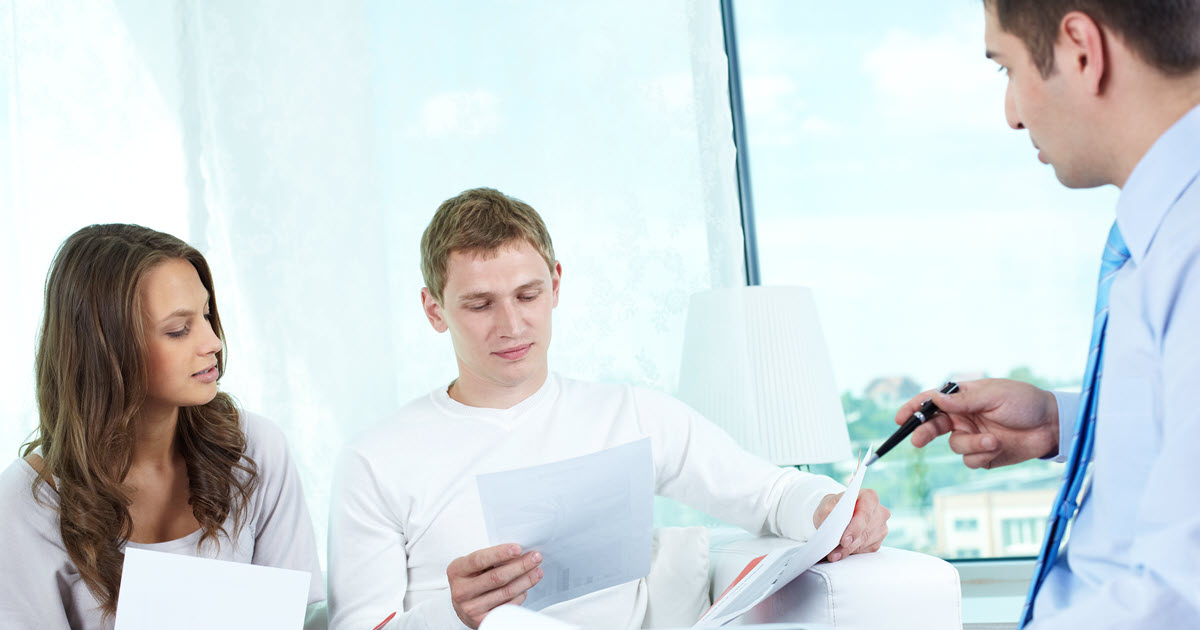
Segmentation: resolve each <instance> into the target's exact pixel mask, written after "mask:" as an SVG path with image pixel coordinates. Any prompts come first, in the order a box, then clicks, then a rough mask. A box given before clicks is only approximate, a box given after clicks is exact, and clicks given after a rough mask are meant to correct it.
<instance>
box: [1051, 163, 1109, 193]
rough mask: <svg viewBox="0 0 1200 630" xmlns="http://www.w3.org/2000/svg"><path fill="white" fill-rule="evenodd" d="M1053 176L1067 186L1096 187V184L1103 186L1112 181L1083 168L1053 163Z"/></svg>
mask: <svg viewBox="0 0 1200 630" xmlns="http://www.w3.org/2000/svg"><path fill="white" fill-rule="evenodd" d="M1054 176H1055V177H1057V178H1058V181H1059V183H1060V184H1062V185H1063V186H1066V187H1067V188H1074V189H1080V188H1096V187H1097V186H1105V185H1107V184H1111V183H1112V182H1111V181H1109V180H1108V178H1106V177H1104V176H1102V175H1100V174H1099V173H1094V172H1091V171H1087V170H1083V169H1073V168H1070V167H1068V166H1058V165H1054Z"/></svg>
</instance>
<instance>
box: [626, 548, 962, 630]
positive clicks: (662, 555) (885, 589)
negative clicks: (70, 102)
mask: <svg viewBox="0 0 1200 630" xmlns="http://www.w3.org/2000/svg"><path fill="white" fill-rule="evenodd" d="M789 544H794V543H792V541H788V540H784V539H779V538H773V537H762V538H756V537H753V536H750V535H749V534H745V533H742V532H736V533H731V532H724V531H717V532H714V533H713V534H712V537H711V540H710V534H709V532H708V530H705V529H704V528H699V527H688V528H663V529H659V530H656V531H655V556H654V560H653V563H652V566H651V570H650V575H649V576H647V578H646V587H647V594H648V596H649V600H650V601H649V608H648V610H647V616H646V623H645V626H644V627H646V628H668V627H687V626H690V625H691V624H692V623H693V622H694V621H695V619H696V618H697V617H698V616H699V612H703V610H704V608H706V607H707V603H708V602H710V601H711V599H712V598H713V597H716V596H718V595H720V594H721V592H723V591H724V590H725V588H726V587H727V586H729V584H730V583H731V582H732V581H733V580H734V578H736V577H737V576H738V574H739V573H741V571H742V569H744V568H745V566H746V563H748V562H750V561H751V560H753V559H754V558H756V557H758V556H761V555H763V554H766V553H769V552H770V551H772V550H773V549H776V548H778V547H780V546H784V545H789ZM706 552H707V553H706ZM705 574H707V579H704V577H703V576H704V575H705ZM697 609H699V612H697ZM762 623H801V624H804V625H805V626H811V627H818V626H819V627H822V628H826V627H827V628H830V629H834V630H846V629H855V628H888V629H889V630H907V629H909V628H912V629H914V630H916V629H920V630H951V629H953V630H960V629H961V628H962V591H961V588H960V586H959V581H958V571H957V570H955V568H954V567H953V566H952V565H951V564H950V563H949V562H946V561H945V560H942V559H941V558H936V557H933V556H928V555H925V554H920V553H915V552H912V551H904V550H901V549H893V548H890V547H884V548H883V549H881V550H879V551H878V552H875V553H870V554H859V555H855V556H851V557H849V558H846V559H844V560H841V561H839V562H834V563H827V562H823V563H820V564H818V565H817V566H815V567H813V568H812V569H810V570H809V571H807V572H806V573H804V574H803V575H801V576H800V577H798V578H797V579H795V580H793V581H792V582H791V583H790V584H788V585H787V586H785V587H784V588H783V589H782V590H780V591H779V592H778V593H776V594H774V595H772V596H771V597H769V598H767V599H766V600H765V601H763V602H762V603H760V604H759V605H758V606H756V607H755V608H754V609H752V610H751V611H749V612H748V613H746V614H745V615H743V616H742V617H740V618H739V619H738V620H736V621H735V622H733V625H743V624H762Z"/></svg>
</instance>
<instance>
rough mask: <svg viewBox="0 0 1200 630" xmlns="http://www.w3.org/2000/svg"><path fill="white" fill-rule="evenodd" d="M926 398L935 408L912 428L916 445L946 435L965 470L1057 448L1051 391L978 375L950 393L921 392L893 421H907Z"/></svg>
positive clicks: (1044, 453)
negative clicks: (959, 456) (935, 409)
mask: <svg viewBox="0 0 1200 630" xmlns="http://www.w3.org/2000/svg"><path fill="white" fill-rule="evenodd" d="M946 385H947V386H949V385H950V383H947V384H946ZM943 388H944V387H943ZM926 400H929V401H930V403H931V404H932V405H933V406H934V407H936V408H937V410H938V412H937V413H934V414H933V415H932V416H929V415H928V414H924V415H926V421H925V422H919V423H918V424H917V426H916V427H915V428H913V429H912V430H911V433H912V444H913V446H915V447H917V448H920V447H923V446H925V445H926V444H928V443H930V442H932V441H933V440H934V438H936V437H937V436H939V435H943V434H946V433H949V434H950V437H949V442H948V443H949V445H950V450H952V451H954V452H955V453H958V454H959V455H962V456H963V463H964V464H965V465H966V466H967V467H968V468H995V467H997V466H1007V465H1009V464H1016V463H1018V462H1023V461H1025V460H1028V459H1035V458H1038V457H1048V456H1053V455H1054V454H1056V453H1057V452H1058V404H1057V401H1056V400H1055V398H1054V394H1051V393H1050V392H1048V391H1045V390H1042V389H1039V388H1037V387H1034V386H1033V385H1030V384H1028V383H1022V382H1020V381H1014V380H1009V379H982V380H978V381H970V382H965V383H961V384H959V385H958V388H957V391H955V392H954V393H952V394H943V393H941V392H935V391H933V390H930V391H926V392H922V393H920V394H918V395H916V396H914V397H913V398H912V400H909V401H908V402H907V403H905V404H904V405H903V406H901V407H900V409H899V411H897V412H896V423H897V424H903V423H906V422H907V421H908V420H909V419H911V418H912V416H913V415H915V413H916V412H918V411H920V410H921V406H922V404H924V403H925V401H926ZM902 428H903V427H902ZM900 439H901V440H902V439H903V436H901V438H900ZM897 442H899V440H897ZM880 450H882V447H881V449H880Z"/></svg>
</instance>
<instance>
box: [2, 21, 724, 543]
mask: <svg viewBox="0 0 1200 630" xmlns="http://www.w3.org/2000/svg"><path fill="white" fill-rule="evenodd" d="M0 90H4V93H3V96H4V97H5V98H3V99H0V112H2V113H3V122H5V123H7V124H4V125H0V129H2V131H0V138H2V139H3V143H2V146H0V209H2V210H0V264H2V265H3V269H4V271H3V275H2V276H0V295H2V296H3V297H2V298H0V299H2V300H3V302H2V306H0V330H3V331H5V332H6V333H7V335H6V339H7V340H8V342H9V343H8V344H6V346H7V352H5V356H6V358H7V360H6V361H4V362H3V363H2V364H0V446H2V447H3V448H5V449H7V453H9V454H12V455H15V451H16V449H17V446H18V445H19V444H20V443H21V442H22V441H23V438H24V437H25V436H26V435H27V434H28V432H29V431H30V430H31V429H32V428H33V426H34V424H35V419H36V411H35V409H34V405H33V381H32V365H33V351H34V342H35V336H36V331H37V325H38V322H39V316H40V309H41V287H42V283H43V281H44V277H45V273H46V270H47V268H48V265H49V262H50V259H51V257H52V255H53V253H54V249H55V247H56V246H57V245H58V243H60V242H61V241H62V239H64V238H65V237H66V236H67V235H68V234H70V233H71V232H72V231H74V230H75V229H78V228H79V227H81V226H83V225H86V224H89V223H96V222H108V221H122V222H136V223H141V224H144V225H148V226H150V227H154V228H157V229H161V230H164V231H168V232H172V233H174V234H176V235H178V236H180V237H182V238H184V239H186V240H188V241H189V242H191V243H193V244H195V245H196V246H197V247H198V248H199V249H200V250H201V251H203V252H204V253H205V255H206V256H207V257H208V259H209V262H210V265H211V266H212V267H213V270H214V274H215V277H216V290H217V298H218V303H219V306H220V309H221V313H222V319H223V320H224V322H225V325H226V333H227V341H228V356H229V364H228V373H227V375H226V376H225V378H224V379H223V380H222V386H223V388H224V389H225V390H226V391H229V392H230V393H232V394H233V395H234V396H236V397H237V398H238V399H239V400H240V401H241V402H242V403H243V404H244V405H245V406H246V407H247V408H249V409H252V410H255V411H258V412H260V413H263V414H265V415H267V416H268V417H270V418H272V419H273V420H275V421H276V422H277V423H279V424H280V425H281V426H282V427H283V428H284V430H285V432H286V433H287V434H288V436H289V440H290V442H291V446H292V450H293V453H294V454H295V456H296V458H297V460H298V462H299V464H300V468H301V472H302V475H303V478H304V482H305V487H306V491H307V493H308V495H309V500H310V506H311V508H312V511H313V514H314V519H315V521H316V526H317V528H318V535H319V536H321V537H322V538H323V535H324V528H325V520H326V519H325V514H326V512H327V506H328V480H329V475H330V469H331V466H332V464H333V459H334V456H335V454H336V452H337V451H338V449H339V448H340V446H341V444H343V443H344V441H345V440H346V439H348V438H349V437H351V436H353V435H354V434H355V433H356V432H358V431H360V430H362V429H364V428H367V427H369V426H371V425H373V424H375V423H377V422H379V421H382V420H385V419H386V418H387V417H388V416H389V414H391V413H392V412H393V411H394V410H396V409H397V408H398V407H399V406H400V405H402V404H403V403H404V402H406V401H408V400H410V399H412V398H413V397H416V396H419V395H421V394H423V393H426V392H427V391H429V390H430V389H432V388H434V387H438V386H442V385H445V384H446V383H448V382H449V381H450V380H451V379H452V378H453V377H454V374H455V367H454V365H455V364H454V360H453V353H452V350H451V347H450V343H449V340H448V339H447V338H446V337H444V336H439V335H437V334H436V333H434V332H433V330H432V329H431V328H430V327H429V325H428V323H427V322H426V321H425V319H424V316H423V315H422V312H421V310H420V308H419V302H418V292H419V289H420V288H421V286H422V284H423V283H422V281H421V276H420V271H419V268H418V262H419V260H418V240H419V237H420V233H421V231H422V230H423V229H424V227H425V225H426V223H427V222H428V220H429V218H430V216H431V215H432V213H433V211H434V209H435V208H436V207H437V205H438V203H440V202H441V201H442V200H443V199H445V198H447V197H450V196H452V195H455V194H457V193H458V192H460V191H461V190H463V189H466V188H472V187H476V186H492V187H496V188H499V189H500V190H502V191H504V192H506V193H508V194H511V195H514V196H516V197H519V198H522V199H524V200H525V201H528V202H529V203H530V204H532V205H533V206H534V207H535V208H537V209H538V210H539V211H540V212H541V213H542V215H543V217H544V218H545V219H546V222H547V224H548V226H549V228H550V230H551V234H552V235H553V236H554V239H555V247H556V249H557V251H558V255H559V258H560V260H561V261H562V263H563V268H564V276H563V289H562V298H561V301H560V306H559V308H558V310H557V311H556V315H555V338H554V342H553V345H552V349H551V353H550V356H551V367H552V369H555V370H558V371H560V372H563V373H565V374H569V375H574V376H579V377H582V378H588V379H596V380H605V381H619V382H632V383H636V384H641V385H647V386H650V387H654V388H658V389H661V390H665V391H673V390H674V387H675V382H676V375H677V373H678V364H679V352H680V346H681V343H682V332H683V325H684V315H685V311H686V308H687V298H688V296H689V295H690V294H691V293H692V292H695V291H698V290H703V289H707V288H710V287H714V286H732V285H737V284H741V283H742V273H743V271H742V248H741V229H740V224H739V212H738V205H737V192H736V179H735V172H734V159H735V153H734V147H733V144H732V139H731V138H732V134H731V127H730V122H729V121H730V116H729V105H728V93H727V86H726V71H725V55H724V49H723V43H722V33H721V21H720V12H719V7H718V4H717V3H716V2H711V3H693V2H685V1H683V0H679V1H675V2H654V3H642V2H635V1H632V0H621V1H612V0H606V1H598V0H592V1H588V2H572V3H562V2H554V1H550V0H544V1H541V2H521V3H511V2H494V3H481V2H441V3H418V2H411V3H407V2H406V3H400V2H388V1H383V0H379V1H365V2H364V1H358V2H336V3H330V2H296V1H294V0H289V1H286V2H285V1H283V0H261V1H256V2H235V1H232V0H231V1H208V0H203V1H202V0H176V1H172V2H161V1H157V0H138V1H134V0H107V1H87V2H85V1H83V0H80V1H78V2H65V1H46V2H40V1H35V0H0Z"/></svg>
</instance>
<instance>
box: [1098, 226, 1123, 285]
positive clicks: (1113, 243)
mask: <svg viewBox="0 0 1200 630" xmlns="http://www.w3.org/2000/svg"><path fill="white" fill-rule="evenodd" d="M1101 260H1102V261H1103V263H1104V264H1103V266H1104V267H1108V266H1109V265H1114V266H1118V267H1119V266H1120V265H1121V263H1123V262H1125V261H1126V260H1129V246H1127V245H1126V244H1125V238H1124V237H1123V236H1121V229H1120V228H1119V227H1117V222H1116V221H1113V224H1112V229H1111V230H1109V231H1108V242H1107V243H1105V244H1104V256H1102V257H1101ZM1101 275H1104V274H1101Z"/></svg>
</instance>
